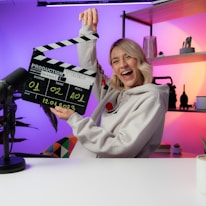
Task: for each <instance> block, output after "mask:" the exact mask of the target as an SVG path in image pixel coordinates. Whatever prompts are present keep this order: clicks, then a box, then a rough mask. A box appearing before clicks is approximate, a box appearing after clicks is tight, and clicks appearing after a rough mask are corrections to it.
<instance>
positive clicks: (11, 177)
mask: <svg viewBox="0 0 206 206" xmlns="http://www.w3.org/2000/svg"><path fill="white" fill-rule="evenodd" d="M25 160H26V163H27V168H26V169H25V170H23V171H21V172H16V173H10V174H1V175H0V204H1V205H3V204H2V203H4V205H6V206H14V205H15V206H28V205H29V206H44V205H45V206H69V205H71V206H183V205H185V206H205V205H206V196H204V195H201V194H199V193H198V192H197V191H196V188H195V158H155V159H153V158H145V159H141V158H140V159H138V158H137V159H84V160H83V159H81V160H80V159H69V158H68V159H67V158H65V159H64V158H62V159H55V158H51V159H50V158H26V159H25Z"/></svg>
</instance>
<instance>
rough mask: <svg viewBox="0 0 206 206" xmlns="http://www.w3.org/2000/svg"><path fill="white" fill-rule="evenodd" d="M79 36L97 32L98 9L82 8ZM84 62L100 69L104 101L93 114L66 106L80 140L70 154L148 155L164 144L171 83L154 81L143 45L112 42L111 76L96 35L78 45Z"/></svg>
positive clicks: (63, 114)
mask: <svg viewBox="0 0 206 206" xmlns="http://www.w3.org/2000/svg"><path fill="white" fill-rule="evenodd" d="M79 20H80V21H83V26H82V28H81V30H80V35H85V34H89V33H94V32H95V33H96V32H97V24H98V13H97V10H96V9H94V8H92V9H87V10H85V11H84V12H82V13H80V15H79ZM78 53H79V61H80V65H81V67H83V68H85V69H90V70H95V71H97V77H96V81H95V84H94V86H93V92H94V94H95V96H96V98H97V100H98V101H99V104H98V106H97V108H96V110H95V111H94V113H93V115H92V117H91V118H84V117H82V116H81V115H79V114H78V113H76V112H74V111H73V110H67V109H64V108H61V107H56V108H51V111H52V112H53V113H54V114H55V115H57V116H58V117H59V118H61V119H65V120H67V123H68V124H69V125H70V126H71V127H72V130H73V134H74V135H75V136H76V137H77V138H78V142H77V144H76V146H75V148H74V150H73V151H72V154H71V156H70V157H85V158H86V157H99V158H106V157H107V158H108V157H110V158H111V157H118V158H120V157H122V158H129V157H130V158H131V157H148V156H149V155H150V154H151V153H153V152H154V150H155V149H156V148H157V147H158V146H159V144H160V142H161V138H162V132H163V127H164V120H165V113H166V111H167V109H168V93H169V92H168V90H169V89H168V86H167V85H154V84H152V83H151V82H152V68H151V65H149V64H148V62H147V60H146V58H145V55H144V53H143V51H142V49H141V47H140V46H139V45H137V44H136V43H135V42H134V41H132V40H129V39H119V40H117V41H116V42H115V43H114V44H113V45H112V47H111V50H110V64H111V66H112V70H113V74H112V77H111V79H109V78H108V77H106V76H105V75H104V72H103V70H102V69H101V67H100V65H99V64H98V62H97V59H96V40H92V41H89V42H85V43H81V44H78Z"/></svg>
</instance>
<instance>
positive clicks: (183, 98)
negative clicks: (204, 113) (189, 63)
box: [180, 85, 189, 109]
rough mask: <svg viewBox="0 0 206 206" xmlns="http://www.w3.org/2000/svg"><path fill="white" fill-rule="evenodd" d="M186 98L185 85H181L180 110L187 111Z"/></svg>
mask: <svg viewBox="0 0 206 206" xmlns="http://www.w3.org/2000/svg"><path fill="white" fill-rule="evenodd" d="M188 107H189V106H188V96H187V95H186V93H185V85H183V92H182V95H181V96H180V109H188Z"/></svg>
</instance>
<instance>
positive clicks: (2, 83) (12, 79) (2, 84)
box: [0, 68, 29, 103]
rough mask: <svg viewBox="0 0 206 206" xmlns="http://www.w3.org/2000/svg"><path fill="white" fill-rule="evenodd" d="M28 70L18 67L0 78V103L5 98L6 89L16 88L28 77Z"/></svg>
mask: <svg viewBox="0 0 206 206" xmlns="http://www.w3.org/2000/svg"><path fill="white" fill-rule="evenodd" d="M28 74H29V73H28V72H27V71H26V70H25V69H23V68H18V69H16V70H15V71H14V72H12V73H11V74H9V75H8V76H6V77H4V78H3V79H2V80H0V103H1V102H2V101H4V100H5V98H6V96H7V93H8V89H10V88H12V89H14V90H15V89H17V88H18V87H19V86H20V85H22V84H23V83H24V81H25V80H26V78H27V77H28Z"/></svg>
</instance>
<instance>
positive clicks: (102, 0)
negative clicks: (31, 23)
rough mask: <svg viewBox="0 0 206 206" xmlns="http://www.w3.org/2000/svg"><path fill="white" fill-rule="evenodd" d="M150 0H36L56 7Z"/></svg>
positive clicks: (132, 2) (47, 5)
mask: <svg viewBox="0 0 206 206" xmlns="http://www.w3.org/2000/svg"><path fill="white" fill-rule="evenodd" d="M151 2H152V0H111V1H110V0H100V1H96V0H90V1H84V0H76V1H72V0H71V1H70V0H68V1H58V0H56V1H52V0H50V1H38V2H37V6H46V7H58V6H88V5H108V4H109V5H120V4H151Z"/></svg>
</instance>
